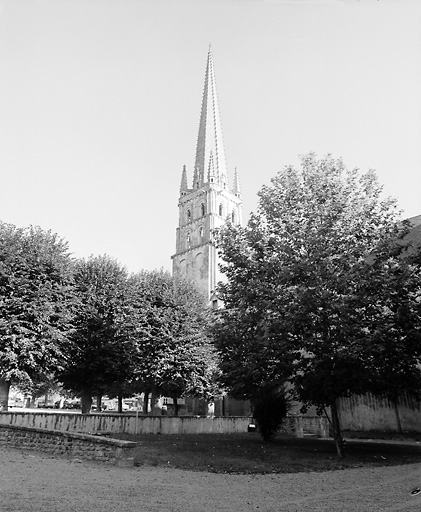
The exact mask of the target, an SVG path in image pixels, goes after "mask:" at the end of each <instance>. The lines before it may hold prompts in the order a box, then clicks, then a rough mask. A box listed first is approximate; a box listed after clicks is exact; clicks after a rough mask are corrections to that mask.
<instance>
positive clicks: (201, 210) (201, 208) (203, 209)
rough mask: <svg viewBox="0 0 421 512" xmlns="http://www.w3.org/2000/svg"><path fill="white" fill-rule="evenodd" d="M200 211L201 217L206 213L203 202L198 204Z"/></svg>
mask: <svg viewBox="0 0 421 512" xmlns="http://www.w3.org/2000/svg"><path fill="white" fill-rule="evenodd" d="M200 212H201V214H202V217H203V215H205V213H206V209H205V205H204V204H203V203H202V204H201V205H200Z"/></svg>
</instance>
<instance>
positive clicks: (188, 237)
mask: <svg viewBox="0 0 421 512" xmlns="http://www.w3.org/2000/svg"><path fill="white" fill-rule="evenodd" d="M190 247H191V238H190V233H187V235H186V248H187V249H190Z"/></svg>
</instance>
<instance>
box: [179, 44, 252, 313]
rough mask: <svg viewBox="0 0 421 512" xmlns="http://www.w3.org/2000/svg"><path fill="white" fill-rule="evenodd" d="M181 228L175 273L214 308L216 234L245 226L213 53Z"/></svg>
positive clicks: (184, 188) (185, 182)
mask: <svg viewBox="0 0 421 512" xmlns="http://www.w3.org/2000/svg"><path fill="white" fill-rule="evenodd" d="M178 208H179V225H178V228H177V235H176V252H175V254H174V256H172V260H173V274H174V275H175V274H180V275H182V276H184V277H186V278H187V279H190V280H192V281H194V282H195V283H196V284H197V285H198V286H199V288H200V289H201V290H202V291H203V293H204V294H205V296H206V297H207V298H208V300H209V301H211V302H212V303H213V305H214V306H216V305H217V298H216V296H215V295H214V291H215V287H216V284H217V283H218V281H221V279H222V276H221V274H220V272H219V267H218V263H219V261H218V260H219V258H218V254H217V250H216V247H215V245H214V242H213V240H212V231H213V230H214V229H215V228H218V227H220V226H222V225H223V224H225V223H226V222H227V221H230V222H233V223H235V224H241V221H242V201H241V193H240V183H239V179H238V174H237V169H235V172H234V177H233V183H232V186H231V187H230V186H229V181H228V172H227V165H226V161H225V151H224V142H223V139H222V126H221V118H220V114H219V106H218V98H217V95H216V82H215V72H214V66H213V59H212V53H211V50H210V48H209V53H208V60H207V64H206V75H205V86H204V90H203V99H202V110H201V113H200V122H199V134H198V137H197V146H196V159H195V164H194V170H193V183H192V187H191V188H189V186H188V179H187V170H186V166H184V167H183V172H182V176H181V186H180V198H179V201H178Z"/></svg>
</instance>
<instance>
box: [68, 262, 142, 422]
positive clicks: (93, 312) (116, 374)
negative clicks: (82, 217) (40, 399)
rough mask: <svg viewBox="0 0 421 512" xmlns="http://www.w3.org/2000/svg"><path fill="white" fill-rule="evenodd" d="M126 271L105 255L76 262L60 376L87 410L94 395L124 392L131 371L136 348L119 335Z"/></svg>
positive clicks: (128, 340) (122, 315)
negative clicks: (73, 305)
mask: <svg viewBox="0 0 421 512" xmlns="http://www.w3.org/2000/svg"><path fill="white" fill-rule="evenodd" d="M127 277H128V276H127V272H126V269H125V268H124V267H123V266H122V265H120V264H119V263H118V262H117V261H115V260H114V259H112V258H110V257H109V256H105V255H104V256H95V257H94V256H92V257H90V258H89V259H87V260H84V259H81V260H78V261H76V262H75V267H74V279H75V289H76V293H77V295H78V297H79V301H80V302H79V308H78V310H77V312H76V314H75V319H74V324H75V329H74V332H73V335H72V341H73V345H72V346H71V348H70V357H69V358H68V362H67V364H66V366H65V367H64V369H63V371H62V372H60V374H59V378H60V380H61V381H62V382H63V384H64V385H65V386H66V387H67V388H68V389H71V390H72V391H74V392H75V393H77V394H79V395H80V396H81V398H82V412H85V413H86V412H89V411H90V408H91V404H92V396H97V395H99V396H102V395H104V394H105V393H107V392H109V391H110V390H112V391H113V392H114V393H115V394H118V393H119V392H121V391H122V387H123V384H124V383H125V381H126V380H127V379H128V378H129V377H130V375H131V371H133V364H132V363H133V358H134V351H135V349H134V346H133V343H132V341H131V340H130V339H129V338H127V337H124V336H121V332H120V330H121V324H122V322H124V319H125V318H126V317H125V311H126V308H127V306H126V302H127Z"/></svg>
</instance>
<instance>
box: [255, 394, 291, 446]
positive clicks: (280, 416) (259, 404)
mask: <svg viewBox="0 0 421 512" xmlns="http://www.w3.org/2000/svg"><path fill="white" fill-rule="evenodd" d="M252 404H253V417H254V419H255V421H256V423H257V428H258V430H259V432H260V435H261V436H262V438H263V440H264V441H272V440H273V438H274V437H275V436H276V434H277V433H278V431H279V429H280V427H281V425H282V422H283V420H284V418H285V417H286V415H287V411H288V401H287V399H286V397H285V394H284V390H283V389H279V388H276V387H273V386H271V385H267V386H265V387H263V388H260V389H259V390H258V391H257V392H256V393H255V394H254V396H253V397H252Z"/></svg>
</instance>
